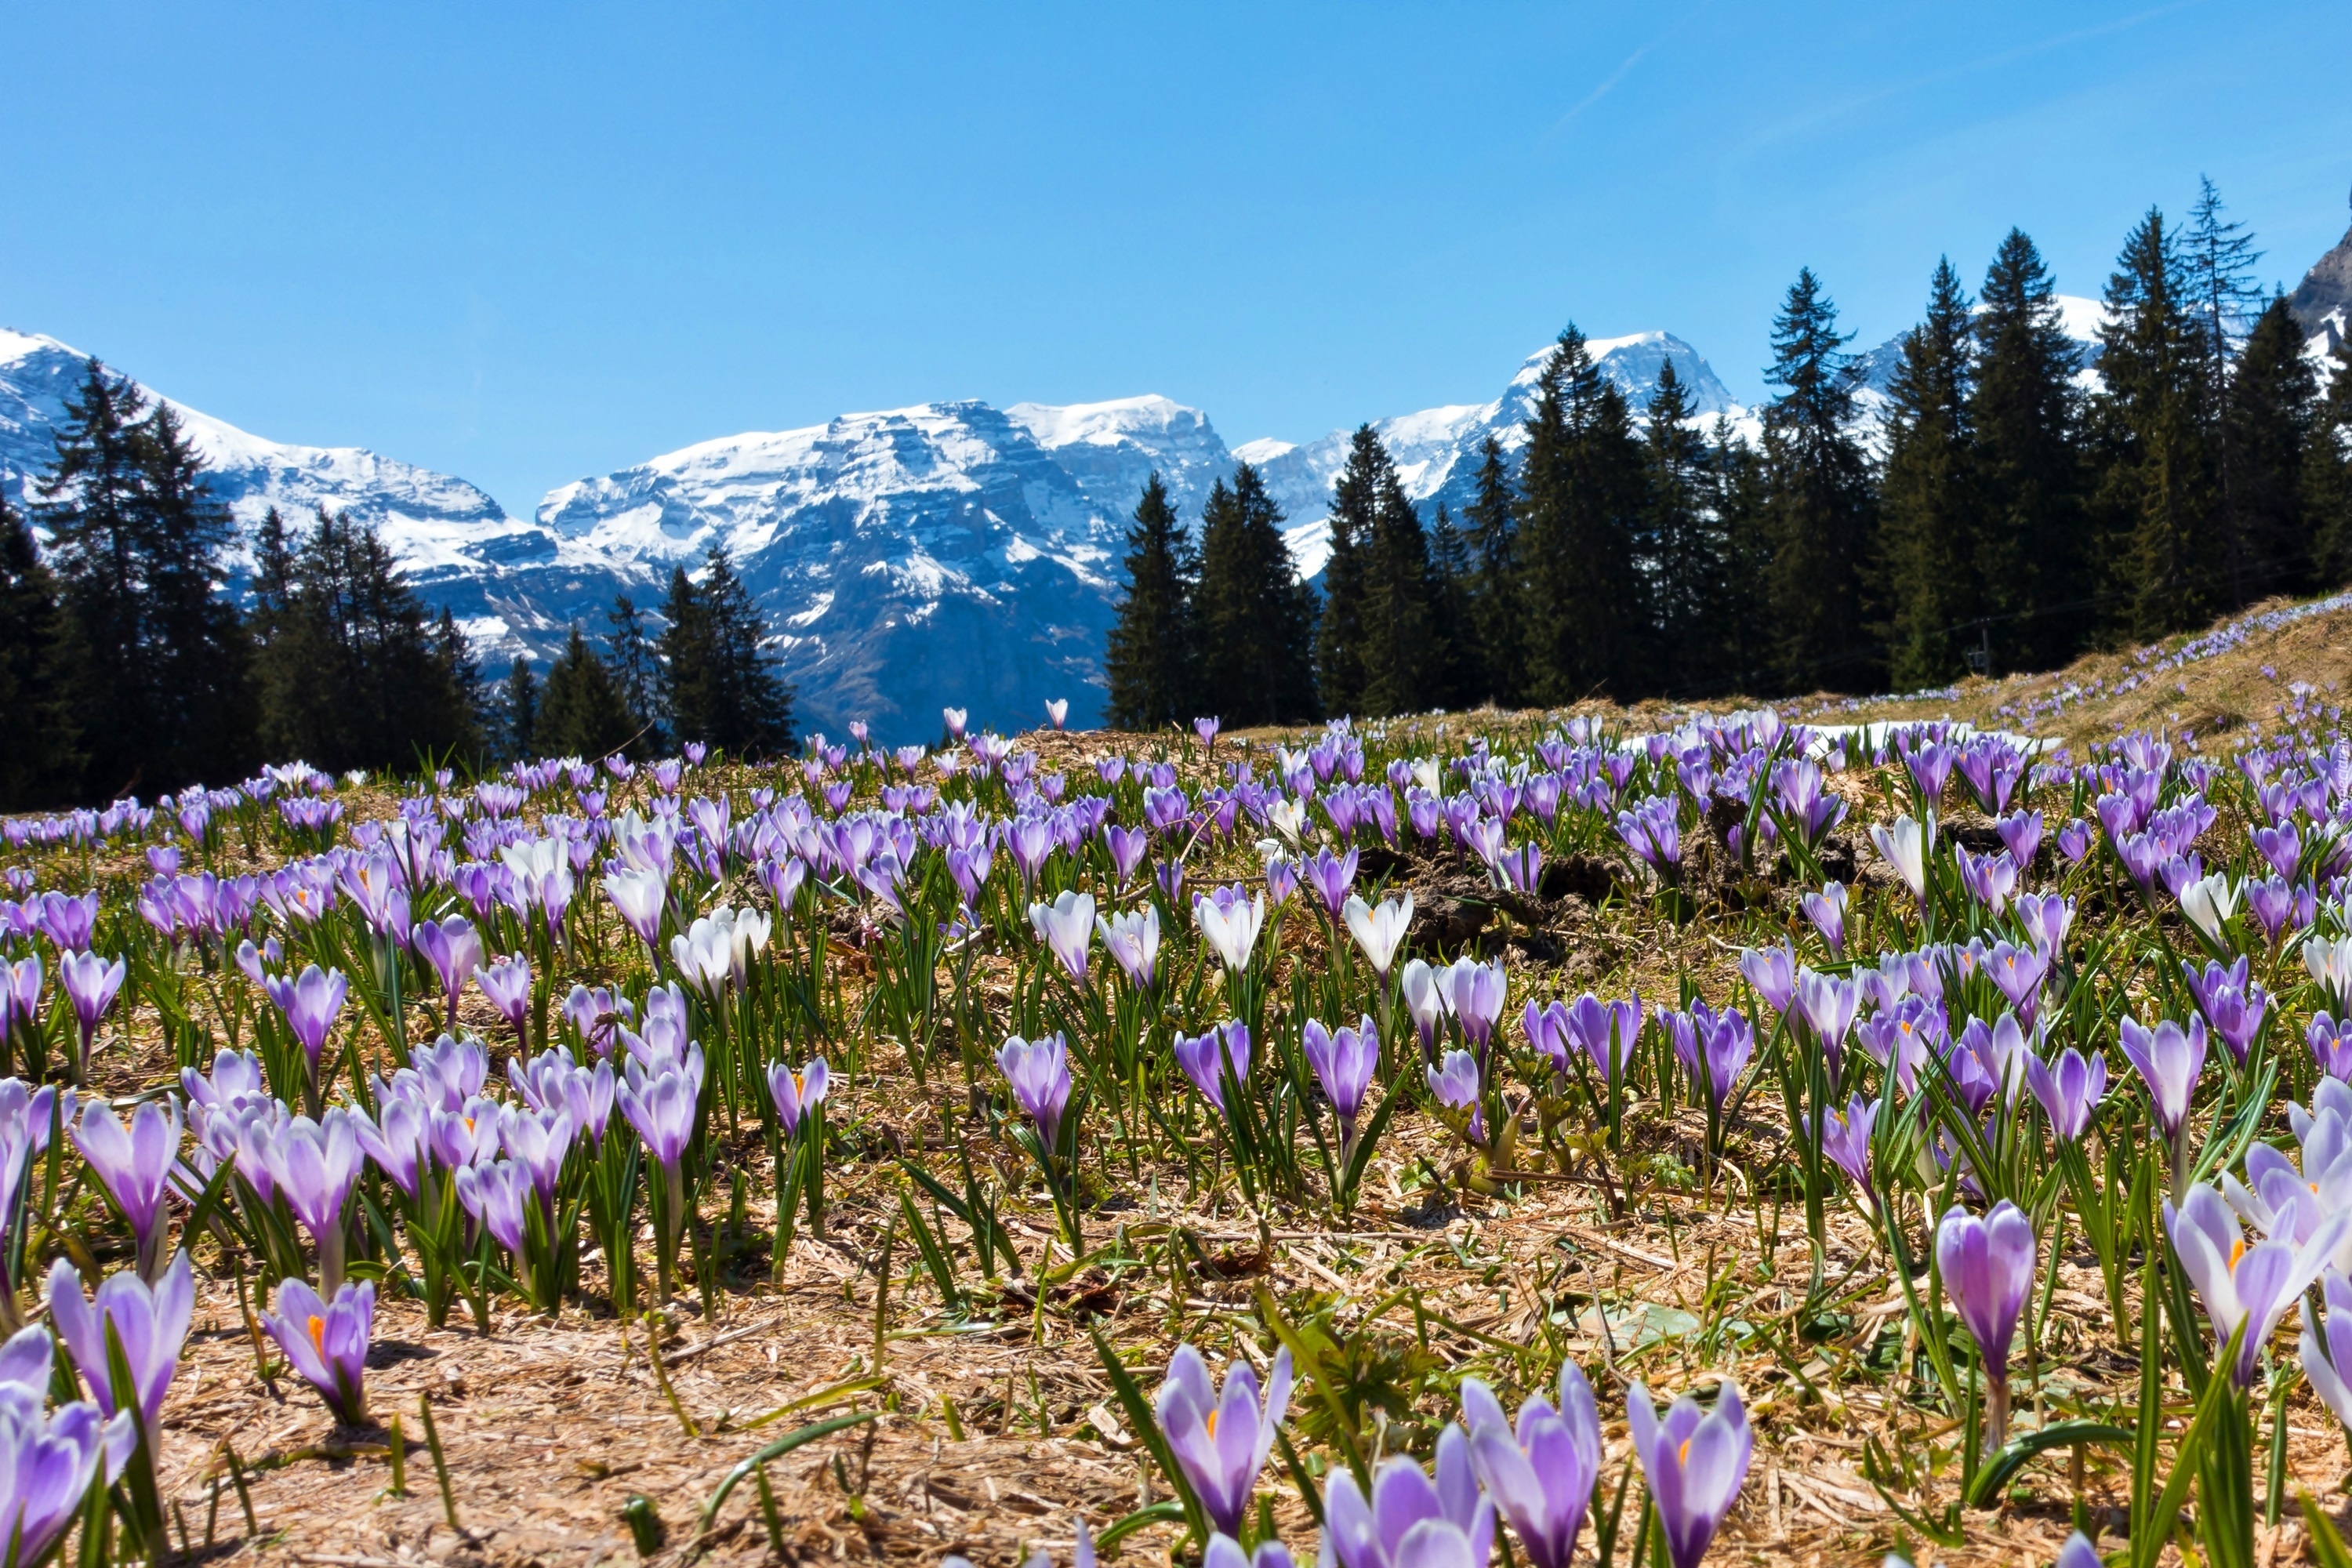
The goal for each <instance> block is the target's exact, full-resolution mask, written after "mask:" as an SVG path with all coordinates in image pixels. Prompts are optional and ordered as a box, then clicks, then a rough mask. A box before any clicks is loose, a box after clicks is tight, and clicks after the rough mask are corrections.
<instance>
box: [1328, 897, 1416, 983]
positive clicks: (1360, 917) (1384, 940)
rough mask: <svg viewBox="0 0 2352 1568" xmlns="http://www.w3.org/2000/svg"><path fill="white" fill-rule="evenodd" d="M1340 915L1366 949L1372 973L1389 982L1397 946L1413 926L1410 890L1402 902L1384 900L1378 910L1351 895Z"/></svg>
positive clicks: (1366, 956) (1357, 941) (1366, 958)
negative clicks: (1390, 967) (1407, 930)
mask: <svg viewBox="0 0 2352 1568" xmlns="http://www.w3.org/2000/svg"><path fill="white" fill-rule="evenodd" d="M1339 912H1340V914H1341V915H1342V916H1344V917H1345V918H1346V920H1347V921H1348V931H1349V934H1350V935H1352V936H1353V937H1354V938H1355V939H1356V945H1357V946H1358V947H1360V948H1362V949H1363V950H1364V958H1365V960H1366V962H1368V963H1370V964H1371V966H1372V973H1375V974H1378V975H1379V976H1380V977H1381V979H1382V980H1386V979H1387V978H1388V977H1389V965H1390V964H1391V963H1395V962H1396V951H1397V947H1398V944H1400V943H1401V942H1403V941H1404V933H1405V931H1406V928H1408V927H1410V926H1411V925H1412V890H1411V889H1407V890H1406V892H1405V895H1404V898H1403V899H1402V900H1396V899H1382V900H1381V905H1380V908H1378V909H1374V908H1373V907H1372V906H1371V905H1370V904H1367V903H1366V902H1364V900H1362V899H1360V898H1357V897H1355V896H1354V895H1352V894H1351V895H1349V899H1348V901H1347V902H1346V903H1345V904H1343V905H1341V906H1340V909H1339Z"/></svg>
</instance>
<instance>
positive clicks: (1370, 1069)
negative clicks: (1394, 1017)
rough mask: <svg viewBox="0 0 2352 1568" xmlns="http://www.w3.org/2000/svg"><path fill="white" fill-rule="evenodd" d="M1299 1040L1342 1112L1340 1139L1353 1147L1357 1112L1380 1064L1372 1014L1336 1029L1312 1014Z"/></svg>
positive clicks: (1377, 1033) (1328, 1095) (1327, 1093)
mask: <svg viewBox="0 0 2352 1568" xmlns="http://www.w3.org/2000/svg"><path fill="white" fill-rule="evenodd" d="M1299 1043H1300V1046H1301V1047H1302V1048H1303V1049H1304V1050H1305V1051H1306V1053H1307V1066H1309V1067H1311V1068H1314V1069H1315V1079H1316V1081H1317V1082H1318V1083H1320V1084H1321V1085H1322V1086H1323V1093H1324V1095H1325V1097H1326V1098H1327V1099H1328V1100H1330V1101H1331V1109H1332V1110H1334V1111H1336V1112H1337V1113H1338V1114H1339V1141H1340V1143H1341V1145H1342V1147H1343V1148H1344V1149H1347V1150H1349V1151H1352V1150H1353V1148H1354V1146H1355V1142H1356V1113H1357V1112H1358V1111H1360V1110H1362V1109H1363V1108H1364V1096H1365V1094H1366V1093H1367V1092H1368V1091H1370V1089H1371V1087H1372V1075H1373V1074H1374V1073H1375V1072H1376V1071H1378V1070H1379V1068H1380V1065H1381V1035H1380V1031H1379V1029H1377V1028H1375V1027H1374V1026H1373V1024H1372V1020H1371V1019H1370V1017H1369V1016H1367V1017H1366V1018H1364V1019H1363V1020H1362V1021H1361V1022H1360V1023H1359V1024H1358V1025H1357V1026H1355V1027H1354V1028H1352V1029H1349V1028H1340V1029H1337V1030H1332V1029H1327V1028H1325V1027H1324V1026H1323V1021H1322V1020H1321V1019H1320V1018H1309V1019H1307V1022H1306V1024H1305V1025H1304V1026H1302V1027H1301V1028H1300V1030H1299Z"/></svg>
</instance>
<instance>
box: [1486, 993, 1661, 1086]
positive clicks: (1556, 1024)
mask: <svg viewBox="0 0 2352 1568" xmlns="http://www.w3.org/2000/svg"><path fill="white" fill-rule="evenodd" d="M1675 1016H1677V1017H1679V1016H1680V1015H1675ZM1683 1027H1684V1028H1685V1029H1687V1028H1688V1027H1689V1024H1688V1021H1687V1020H1685V1021H1684V1024H1683ZM1519 1029H1520V1032H1521V1033H1523V1034H1525V1035H1526V1036H1527V1037H1528V1046H1530V1047H1533V1048H1534V1049H1535V1050H1536V1051H1538V1052H1539V1053H1541V1054H1542V1055H1543V1056H1544V1057H1546V1058H1549V1060H1550V1062H1551V1066H1552V1070H1553V1071H1554V1072H1556V1073H1560V1074H1563V1075H1565V1074H1566V1073H1567V1071H1568V1062H1569V1058H1568V1047H1569V1043H1570V1040H1571V1039H1572V1038H1573V1035H1572V1033H1571V1031H1570V1026H1569V1017H1568V1004H1567V1003H1565V1002H1560V1001H1554V1002H1551V1003H1549V1004H1548V1005H1547V1004H1545V1003H1542V1002H1534V1001H1530V1002H1529V1003H1528V1005H1526V1006H1525V1007H1524V1008H1522V1009H1520V1012H1519ZM1679 1048H1680V1047H1679V1046H1678V1047H1677V1049H1679Z"/></svg>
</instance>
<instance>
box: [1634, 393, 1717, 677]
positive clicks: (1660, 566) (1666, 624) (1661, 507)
mask: <svg viewBox="0 0 2352 1568" xmlns="http://www.w3.org/2000/svg"><path fill="white" fill-rule="evenodd" d="M1643 418H1644V426H1643V468H1644V470H1645V472H1646V475H1647V482H1646V484H1645V486H1644V494H1643V503H1644V506H1645V508H1646V512H1647V515H1646V519H1645V521H1644V523H1643V534H1644V536H1645V537H1646V538H1647V539H1648V540H1649V542H1650V548H1651V552H1652V558H1653V560H1654V568H1653V571H1654V582H1653V585H1652V598H1653V603H1654V605H1655V607H1656V616H1657V619H1656V625H1655V628H1654V629H1655V632H1656V637H1657V647H1658V660H1657V667H1656V669H1657V679H1656V681H1655V683H1654V684H1655V686H1656V688H1657V689H1660V690H1663V691H1664V692H1666V693H1668V694H1677V695H1678V694H1685V693H1692V692H1697V691H1701V690H1703V689H1706V688H1707V687H1708V686H1710V685H1711V684H1712V683H1713V682H1715V681H1717V680H1718V679H1721V676H1722V673H1723V664H1724V659H1723V649H1724V640H1725V634H1726V630H1727V627H1726V626H1725V623H1724V613H1725V608H1726V606H1725V599H1726V587H1727V584H1726V582H1725V567H1726V562H1725V559H1724V539H1723V532H1722V526H1721V519H1720V515H1719V514H1718V513H1717V511H1716V510H1714V509H1713V508H1711V507H1710V506H1709V505H1708V504H1707V497H1706V468H1707V449H1706V437H1704V436H1702V435H1700V434H1699V433H1698V432H1697V431H1696V430H1694V429H1693V428H1691V425H1690V420H1691V404H1690V389H1689V387H1688V386H1687V385H1686V384H1685V383H1684V381H1683V379H1682V377H1681V376H1680V375H1679V374H1676V372H1675V362H1674V361H1672V360H1668V361H1666V362H1665V363H1664V364H1663V365H1661V366H1660V367H1659V369H1658V384H1657V387H1656V389H1655V390H1654V392H1652V393H1651V395H1650V402H1649V405H1648V407H1647V408H1645V409H1644V410H1643Z"/></svg>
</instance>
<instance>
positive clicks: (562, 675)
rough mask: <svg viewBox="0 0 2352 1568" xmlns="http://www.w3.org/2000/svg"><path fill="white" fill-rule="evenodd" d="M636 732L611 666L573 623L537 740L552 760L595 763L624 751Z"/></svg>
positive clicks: (544, 697)
mask: <svg viewBox="0 0 2352 1568" xmlns="http://www.w3.org/2000/svg"><path fill="white" fill-rule="evenodd" d="M636 731H637V726H636V722H635V720H634V719H633V718H632V717H631V716H630V713H629V706H628V702H627V700H625V698H624V697H623V696H622V695H621V688H620V685H619V683H618V682H617V681H615V680H614V679H613V672H612V670H611V668H609V667H608V666H606V664H605V663H604V660H603V659H602V658H598V657H597V656H596V650H595V649H594V648H592V647H589V646H588V639H587V638H586V637H583V635H582V634H581V631H580V623H579V622H577V621H574V622H572V635H571V636H570V637H568V638H566V639H565V641H564V644H563V651H562V653H560V654H558V655H557V656H556V658H555V662H554V663H552V664H551V665H549V666H548V667H547V681H546V684H545V686H544V687H543V688H542V689H541V695H540V700H539V724H538V728H537V730H536V731H534V733H533V736H532V739H533V740H534V741H535V742H537V744H538V745H539V747H540V749H541V751H543V752H547V753H548V754H549V755H551V756H564V757H586V758H588V759H590V760H592V761H593V760H594V759H596V758H599V757H604V756H609V755H611V754H612V753H613V752H616V751H618V750H619V749H620V748H621V747H622V746H623V745H625V743H626V742H628V740H629V738H630V737H631V736H632V735H635V733H636Z"/></svg>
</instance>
